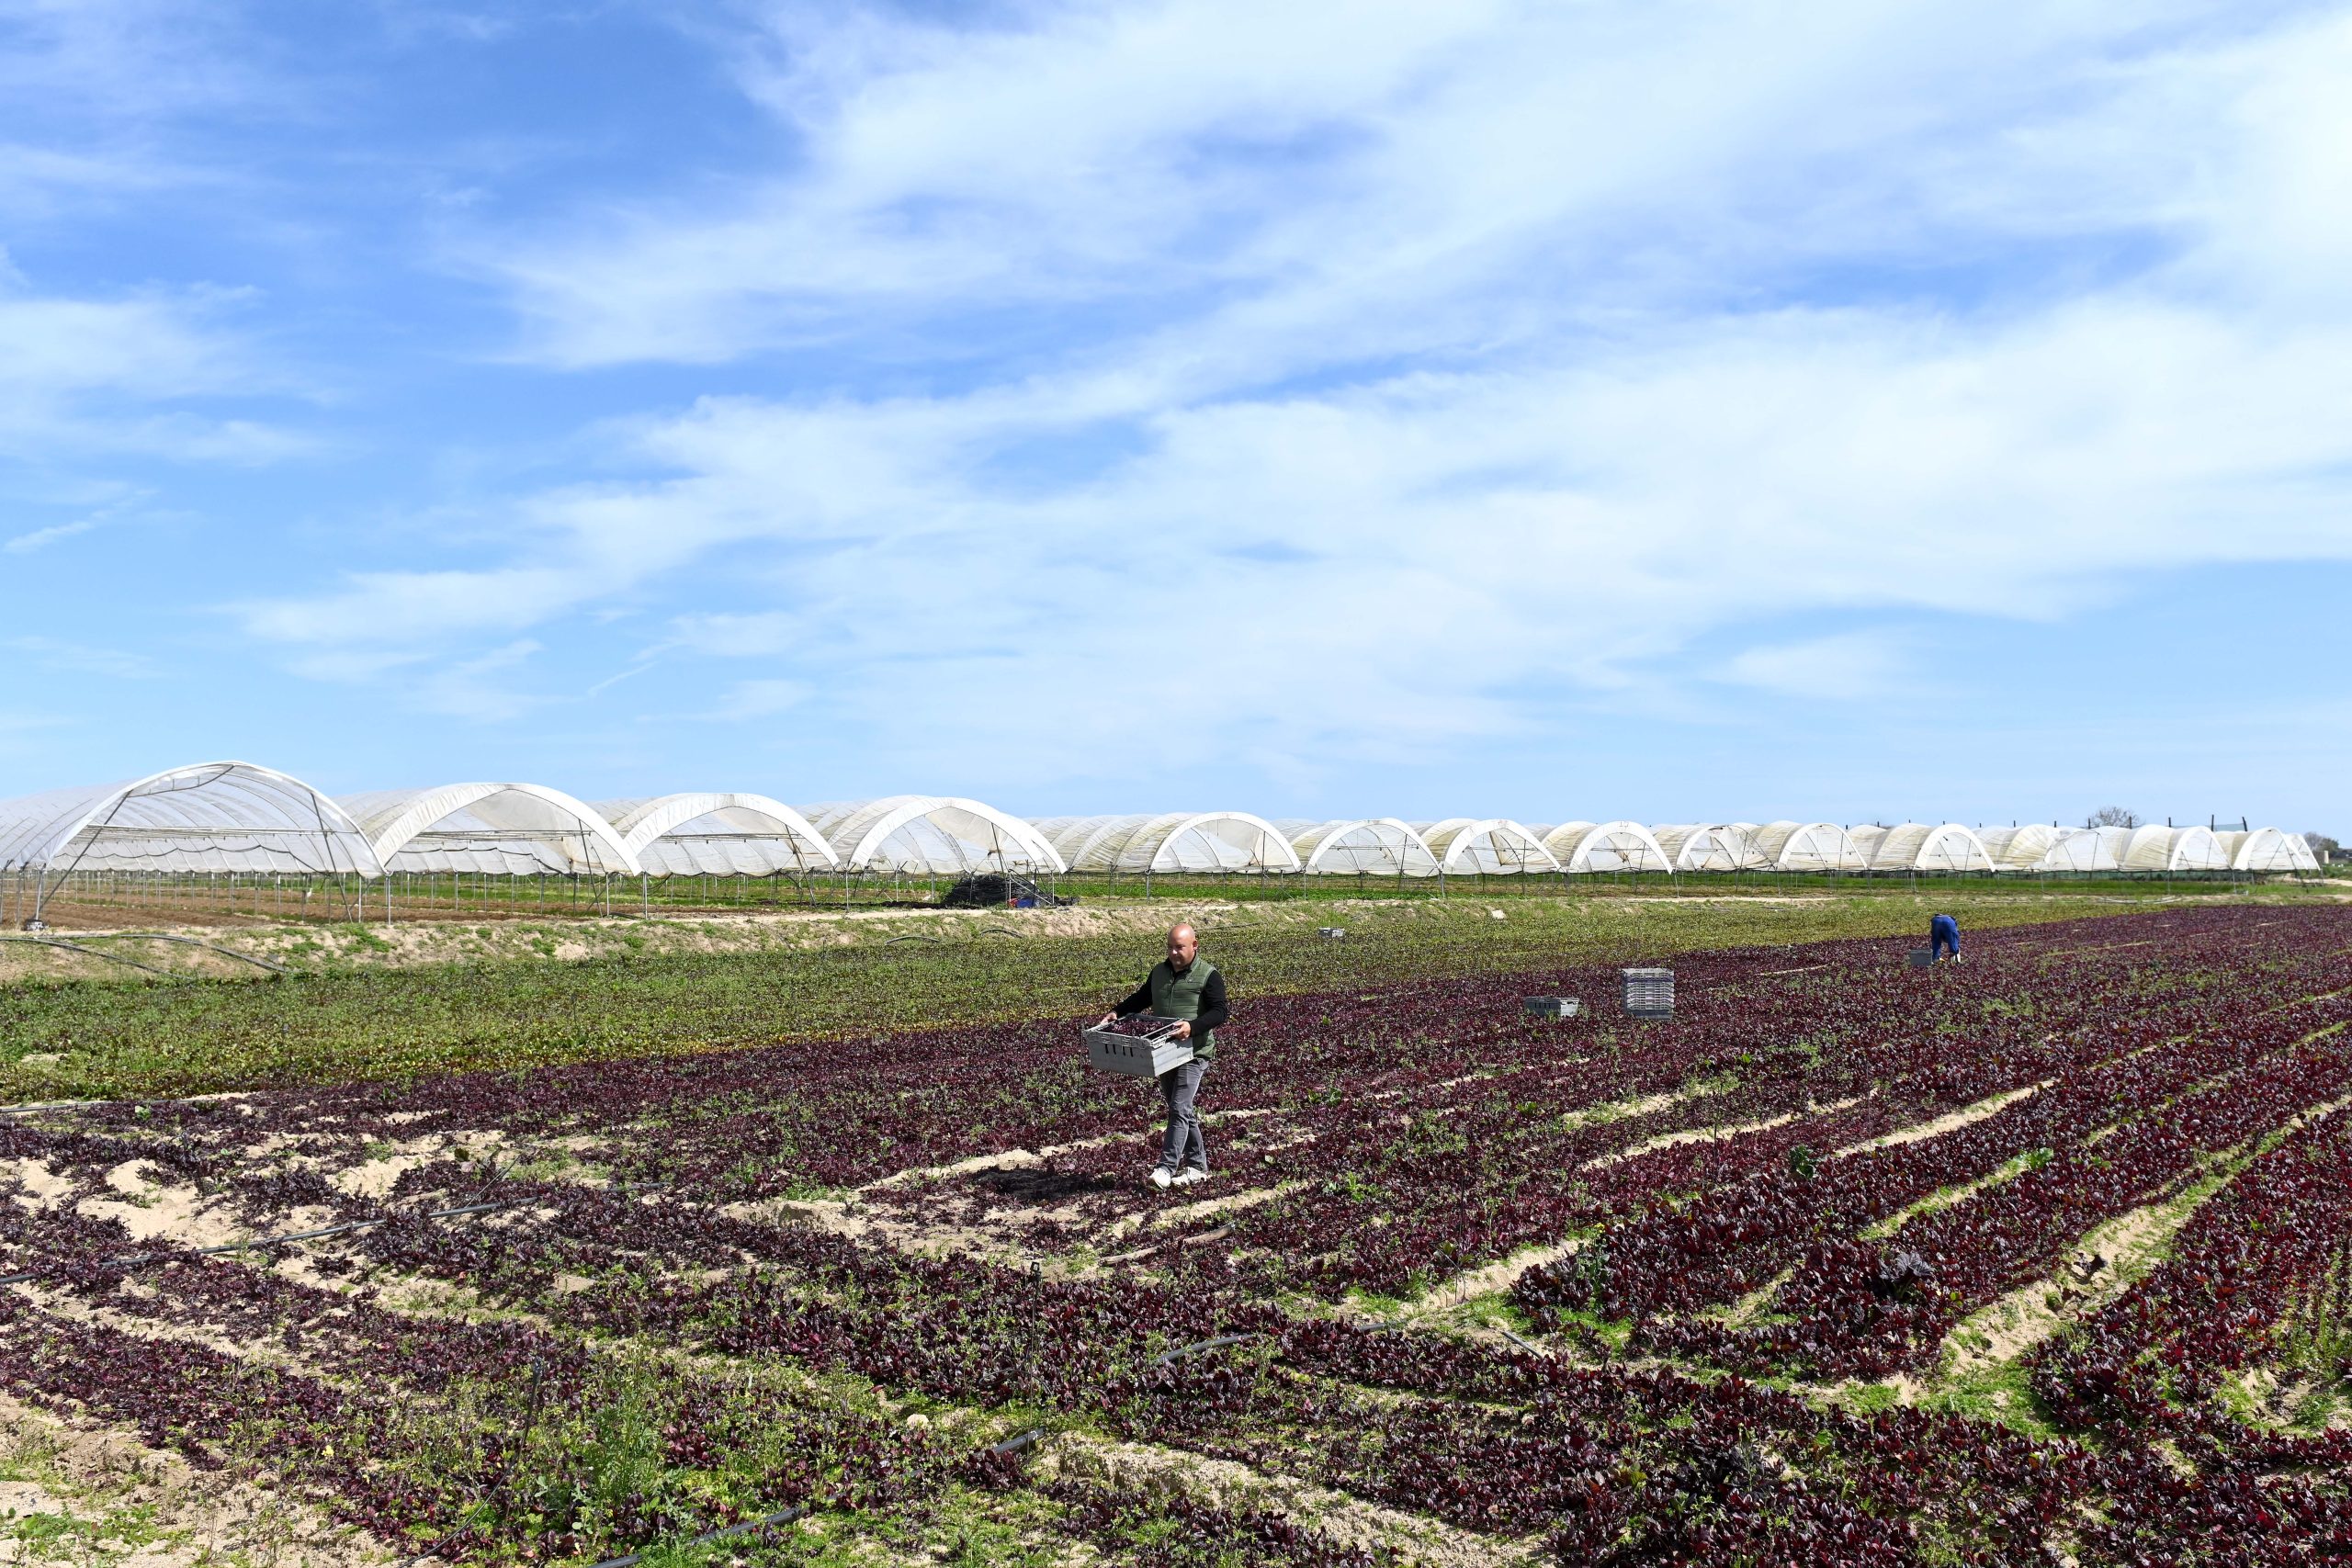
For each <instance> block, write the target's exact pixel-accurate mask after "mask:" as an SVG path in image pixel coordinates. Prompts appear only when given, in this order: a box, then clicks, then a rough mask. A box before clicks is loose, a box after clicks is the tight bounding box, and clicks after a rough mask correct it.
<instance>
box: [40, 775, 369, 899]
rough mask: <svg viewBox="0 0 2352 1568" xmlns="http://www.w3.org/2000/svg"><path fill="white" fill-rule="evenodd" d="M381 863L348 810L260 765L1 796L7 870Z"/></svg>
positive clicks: (278, 868)
mask: <svg viewBox="0 0 2352 1568" xmlns="http://www.w3.org/2000/svg"><path fill="white" fill-rule="evenodd" d="M379 869H380V868H379V863H378V861H377V858H376V855H375V852H374V851H373V850H372V849H370V847H369V845H368V838H367V835H366V834H365V833H363V832H362V831H361V830H360V828H359V825H358V824H357V823H356V822H355V821H353V820H352V818H351V817H350V815H349V814H348V813H347V812H345V810H344V808H343V807H341V806H339V805H338V804H336V803H335V802H334V800H331V799H329V798H328V797H327V796H325V795H321V794H320V793H319V792H318V791H317V790H314V789H312V788H311V786H310V785H309V784H304V783H303V782H302V781H301V780H300V779H298V778H295V777H294V776H293V775H291V774H290V773H278V772H277V771H276V770H275V769H271V768H265V767H261V766H258V765H257V764H255V763H252V762H199V763H196V764H194V765H192V766H189V767H185V768H173V769H171V770H169V771H167V772H164V773H150V774H148V775H147V776H146V777H145V778H143V779H132V780H130V781H128V782H126V783H122V784H96V785H92V786H89V787H85V788H80V789H59V790H50V791H47V792H45V793H43V794H40V795H26V796H24V797H23V798H21V799H17V800H10V801H5V802H0V871H36V870H37V871H46V872H51V873H54V874H59V875H64V874H70V873H74V872H91V871H135V872H235V873H241V874H252V873H266V874H281V875H304V874H308V875H336V874H345V873H354V872H356V873H357V874H361V875H364V876H373V875H375V874H377V873H378V871H379Z"/></svg>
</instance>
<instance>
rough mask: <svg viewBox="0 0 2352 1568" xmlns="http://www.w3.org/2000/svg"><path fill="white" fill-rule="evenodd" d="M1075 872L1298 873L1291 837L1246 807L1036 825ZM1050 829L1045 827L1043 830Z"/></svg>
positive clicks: (1070, 819)
mask: <svg viewBox="0 0 2352 1568" xmlns="http://www.w3.org/2000/svg"><path fill="white" fill-rule="evenodd" d="M1037 827H1038V828H1039V829H1040V830H1041V832H1045V833H1046V837H1047V839H1048V840H1049V841H1050V842H1051V843H1052V844H1053V847H1054V852H1056V853H1057V854H1058V855H1060V856H1061V859H1062V863H1063V864H1064V865H1066V866H1068V867H1069V869H1070V870H1071V871H1074V872H1097V873H1105V874H1108V873H1118V874H1125V875H1135V876H1141V875H1143V874H1145V873H1146V872H1160V873H1175V872H1188V871H1189V872H1216V871H1297V870H1299V869H1300V860H1299V856H1298V853H1297V852H1296V851H1295V850H1294V849H1292V848H1291V842H1290V835H1289V834H1287V833H1285V832H1283V830H1282V829H1279V828H1277V827H1275V826H1274V825H1273V824H1272V822H1269V821H1267V820H1266V819H1265V818H1262V817H1253V816H1251V815H1250V813H1249V812H1247V811H1163V812H1160V813H1159V814H1157V815H1150V816H1143V815H1138V816H1131V817H1062V818H1051V819H1050V820H1049V822H1043V823H1039V824H1037ZM1049 828H1050V831H1046V829H1049Z"/></svg>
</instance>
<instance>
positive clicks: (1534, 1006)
mask: <svg viewBox="0 0 2352 1568" xmlns="http://www.w3.org/2000/svg"><path fill="white" fill-rule="evenodd" d="M1520 1010H1521V1012H1523V1013H1525V1014H1526V1015H1527V1016H1528V1017H1530V1018H1574V1017H1576V1016H1577V1014H1578V1013H1580V1012H1582V1011H1584V1003H1582V1002H1581V1001H1578V1000H1577V998H1574V997H1529V998H1526V999H1525V1000H1524V1001H1522V1002H1521V1003H1520Z"/></svg>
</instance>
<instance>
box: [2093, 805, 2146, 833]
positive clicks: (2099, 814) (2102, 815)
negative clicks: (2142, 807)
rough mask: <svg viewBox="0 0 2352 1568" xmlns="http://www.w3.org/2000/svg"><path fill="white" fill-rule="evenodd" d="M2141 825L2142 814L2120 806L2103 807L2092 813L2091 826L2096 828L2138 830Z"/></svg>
mask: <svg viewBox="0 0 2352 1568" xmlns="http://www.w3.org/2000/svg"><path fill="white" fill-rule="evenodd" d="M2139 825H2140V814H2139V813H2138V812H2136V811H2126V810H2124V809H2123V807H2120V806H2102V807H2099V808H2098V810H2097V811H2094V812H2092V813H2091V826H2092V827H2094V828H2137V827H2138V826H2139Z"/></svg>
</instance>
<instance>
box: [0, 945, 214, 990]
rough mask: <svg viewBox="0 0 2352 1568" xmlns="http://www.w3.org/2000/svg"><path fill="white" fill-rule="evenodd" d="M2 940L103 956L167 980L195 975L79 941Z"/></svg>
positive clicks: (189, 982)
mask: <svg viewBox="0 0 2352 1568" xmlns="http://www.w3.org/2000/svg"><path fill="white" fill-rule="evenodd" d="M0 942H15V943H17V945H18V946H20V947H53V948H55V949H57V951H58V952H60V953H82V954H84V955H85V956H86V957H90V958H103V959H105V960H106V961H107V963H109V964H122V965H123V966H124V967H126V968H130V969H144V970H145V971H146V972H147V973H148V974H150V975H161V976H163V977H164V979H166V980H177V981H178V982H180V984H182V985H184V986H185V985H192V984H194V983H195V981H194V977H193V976H187V975H175V974H174V973H173V972H172V971H170V970H169V969H158V968H156V967H155V966H154V965H153V964H141V963H140V962H139V961H138V960H137V959H135V958H125V957H123V956H122V954H120V953H101V952H100V951H98V950H97V949H96V948H95V947H84V946H83V945H82V944H81V943H80V942H58V941H55V940H53V939H51V938H49V937H45V936H0Z"/></svg>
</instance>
